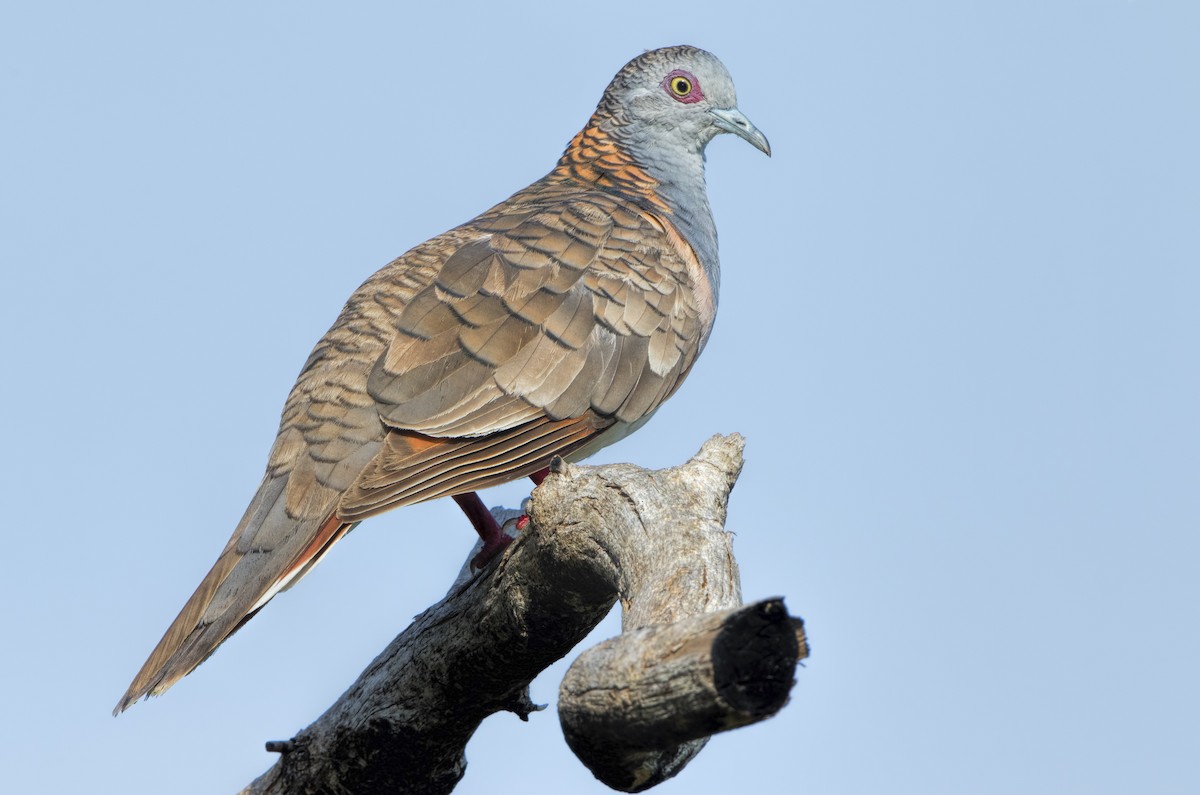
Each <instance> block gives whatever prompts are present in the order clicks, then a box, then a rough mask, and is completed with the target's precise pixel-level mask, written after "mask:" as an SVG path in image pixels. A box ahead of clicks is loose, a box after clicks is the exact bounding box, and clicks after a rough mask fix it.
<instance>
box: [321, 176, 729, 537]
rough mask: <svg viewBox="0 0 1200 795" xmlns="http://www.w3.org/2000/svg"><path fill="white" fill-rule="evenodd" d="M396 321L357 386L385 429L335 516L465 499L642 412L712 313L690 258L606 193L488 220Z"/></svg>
mask: <svg viewBox="0 0 1200 795" xmlns="http://www.w3.org/2000/svg"><path fill="white" fill-rule="evenodd" d="M479 227H480V228H481V230H482V231H484V232H486V233H487V236H486V237H481V238H480V239H478V240H476V241H474V242H472V243H470V244H467V245H465V246H463V247H462V248H460V249H458V251H456V252H455V254H454V255H453V256H451V257H450V258H449V259H447V261H446V263H445V265H444V266H443V267H442V268H441V270H440V272H439V274H438V276H437V278H436V280H434V281H433V283H432V284H430V285H428V286H427V287H425V288H424V289H423V290H421V291H420V292H418V293H417V294H416V295H415V296H414V297H413V299H412V300H411V301H409V302H408V303H407V304H406V305H405V306H404V308H403V310H402V311H401V312H399V314H398V316H397V317H396V321H395V328H396V331H397V333H396V334H395V336H394V337H393V338H392V340H391V343H390V344H389V346H388V348H387V350H386V351H385V352H384V353H383V354H382V355H381V356H380V357H379V359H378V360H377V361H376V362H375V365H374V367H373V369H372V371H371V375H370V378H369V379H368V381H367V389H368V391H369V393H370V395H371V397H373V398H374V399H375V401H376V403H377V405H378V406H379V411H380V416H381V417H382V418H383V421H384V423H385V424H386V425H387V426H388V428H389V432H388V434H387V437H386V439H385V441H384V445H383V448H382V449H381V450H380V451H379V454H378V455H377V456H376V457H375V459H374V460H373V461H372V462H371V463H370V464H369V465H368V466H367V467H366V468H365V469H364V470H363V471H362V473H361V474H360V475H359V477H358V478H357V479H356V480H355V482H354V484H353V485H351V487H350V488H349V489H347V490H346V492H345V494H344V495H343V496H342V498H341V500H340V502H339V504H338V514H339V515H340V516H341V517H342V518H344V519H347V520H358V519H362V518H364V517H366V516H369V515H371V514H374V513H377V512H379V511H381V510H385V509H386V508H389V507H393V506H396V505H406V504H411V503H413V502H418V501H421V500H426V499H431V498H434V497H438V496H442V495H446V494H458V493H463V492H467V491H474V490H476V489H479V488H483V487H485V486H488V485H493V484H495V483H499V482H504V481H507V480H511V479H513V478H515V477H519V476H521V475H523V474H528V473H529V472H532V471H535V470H537V469H540V468H541V467H543V466H545V465H546V463H547V462H548V461H549V459H550V458H551V457H552V456H554V455H564V454H566V453H568V452H570V451H572V450H574V449H576V448H578V447H579V446H581V445H583V444H585V443H587V442H588V441H590V440H591V439H592V438H593V437H595V436H596V435H597V434H600V433H602V432H603V431H605V430H606V429H608V428H609V427H610V426H612V425H627V424H631V423H634V422H637V421H639V420H641V419H642V418H644V417H646V416H647V415H649V414H650V413H652V412H653V411H654V410H655V409H656V408H658V406H659V405H660V404H661V403H662V402H663V401H664V400H665V399H666V398H667V397H668V396H669V395H670V394H671V393H672V392H673V391H674V390H675V389H676V388H677V387H678V386H679V384H680V382H681V381H682V380H683V377H684V376H685V375H686V373H687V371H688V370H689V369H690V367H691V365H692V363H693V362H694V361H695V358H696V355H697V354H698V353H699V350H700V347H701V345H702V341H703V337H704V336H705V335H706V333H707V330H708V326H710V325H711V317H707V318H706V317H705V312H704V311H703V309H702V307H701V302H700V301H698V300H697V296H698V295H702V294H704V292H705V290H706V289H707V283H704V284H703V285H698V284H697V281H698V280H699V279H703V275H702V274H701V273H700V272H699V266H698V264H695V262H694V259H695V258H694V255H692V253H691V250H690V249H689V248H686V246H685V244H683V243H682V241H680V240H678V239H677V238H674V237H673V235H674V233H673V231H671V230H670V227H669V226H668V225H667V224H665V223H664V222H663V221H661V220H660V219H658V218H657V217H655V216H654V215H651V214H649V213H647V212H645V211H642V210H640V209H638V208H636V207H635V206H632V205H630V204H628V203H623V202H621V201H620V200H618V199H616V198H615V197H612V196H610V195H608V194H603V193H598V194H586V195H584V196H580V197H577V198H575V199H574V200H571V201H568V202H564V203H560V204H558V205H556V206H554V207H553V208H552V209H548V210H542V211H538V212H534V213H532V214H529V215H526V216H525V217H523V218H521V219H520V221H519V222H518V223H515V224H514V223H513V218H512V216H507V215H506V216H501V217H499V218H495V219H488V218H486V217H485V218H484V219H481V221H480V222H479Z"/></svg>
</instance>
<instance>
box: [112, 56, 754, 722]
mask: <svg viewBox="0 0 1200 795" xmlns="http://www.w3.org/2000/svg"><path fill="white" fill-rule="evenodd" d="M723 132H730V133H733V134H735V135H737V136H740V137H741V138H744V139H745V140H747V141H749V142H750V143H751V144H753V145H754V146H755V147H757V148H759V149H761V150H762V151H763V152H765V153H767V154H770V147H769V145H768V144H767V139H766V137H765V136H763V134H762V133H760V132H759V131H758V130H757V129H756V128H755V127H754V125H753V124H751V123H750V121H749V120H748V119H747V118H746V117H745V116H744V115H742V113H741V112H740V111H738V109H737V107H736V99H735V95H734V88H733V81H732V80H731V79H730V77H729V73H728V72H727V71H726V69H725V67H724V66H723V65H722V64H721V62H720V61H719V60H717V58H716V57H715V56H713V55H712V54H710V53H708V52H705V51H703V50H699V49H696V48H694V47H668V48H665V49H660V50H653V51H651V52H646V53H644V54H642V55H640V56H638V57H637V58H634V59H633V60H632V61H630V62H629V63H628V64H626V65H625V67H624V68H622V69H621V71H620V72H618V73H617V75H616V77H614V78H613V81H612V83H611V84H610V85H609V86H608V88H607V89H606V90H605V92H604V95H603V97H602V98H601V99H600V104H599V106H598V107H597V108H596V112H595V113H594V114H593V115H592V117H591V119H590V120H589V121H588V123H587V126H586V127H584V129H583V130H582V131H581V132H580V133H579V134H577V135H576V136H575V137H574V139H572V141H571V143H570V144H569V145H568V146H567V149H566V151H565V152H564V154H563V156H562V158H561V159H560V160H559V161H558V165H557V166H555V168H554V170H553V171H551V172H550V173H549V174H547V175H546V176H545V177H543V178H542V179H540V180H538V181H537V182H535V183H533V184H532V185H530V186H529V187H527V188H525V189H524V190H521V191H519V192H518V193H516V194H514V195H513V196H512V197H511V198H509V199H507V200H506V201H504V202H502V203H500V204H498V205H496V206H495V207H493V208H492V209H490V210H488V211H487V212H485V213H483V214H482V215H480V216H479V217H478V218H475V219H474V220H472V221H468V222H467V223H465V224H463V225H462V226H459V227H457V228H455V229H451V230H450V231H448V232H446V233H444V234H441V235H438V236H437V237H435V238H433V239H432V240H429V241H427V242H425V243H422V244H421V245H419V246H417V247H416V248H414V249H412V250H411V251H409V252H408V253H407V254H405V255H404V256H402V257H400V258H399V259H397V260H395V261H393V262H391V263H390V264H388V265H387V266H385V267H384V268H383V269H382V270H380V271H378V272H377V273H376V274H375V275H373V276H372V277H371V278H369V279H368V280H367V281H366V282H365V283H364V284H363V285H362V286H361V287H359V288H358V290H356V291H355V292H354V294H353V295H351V296H350V300H349V301H348V302H347V303H346V306H345V308H344V309H343V310H342V313H341V314H340V315H339V316H338V318H337V320H336V322H334V324H333V327H332V328H331V329H330V330H329V332H328V333H327V334H326V335H325V336H324V337H323V338H322V339H321V341H320V342H318V343H317V346H316V348H315V349H314V350H313V352H312V354H311V355H310V356H309V358H308V361H307V362H306V363H305V365H304V368H303V370H302V371H301V373H300V376H299V378H298V380H297V381H296V385H295V387H293V389H292V392H291V394H290V395H289V396H288V399H287V403H286V404H285V405H284V409H283V418H282V421H281V422H280V426H279V435H278V438H277V439H276V440H275V445H274V447H273V448H272V449H271V453H270V458H269V460H268V463H267V471H266V475H265V476H264V478H263V481H262V485H261V486H259V489H258V492H257V493H256V494H255V496H254V499H253V500H252V501H251V503H250V507H249V508H247V510H246V514H245V516H244V517H243V518H242V520H241V522H240V523H239V524H238V526H237V529H236V530H234V533H233V537H232V538H230V539H229V543H228V544H226V546H225V549H224V551H222V552H221V555H220V557H219V558H218V559H217V562H216V564H215V565H214V566H213V568H212V570H211V571H210V572H209V573H208V574H207V575H206V576H205V578H204V580H203V581H202V582H201V583H200V586H199V587H198V588H197V589H196V592H195V593H194V594H193V595H192V597H191V598H190V599H189V600H188V602H187V604H186V605H184V607H183V610H182V611H181V612H180V613H179V616H178V617H177V618H176V619H175V622H174V623H173V624H172V625H171V627H170V629H168V630H167V633H166V635H165V636H163V639H162V640H161V641H159V644H158V646H157V647H155V649H154V651H153V652H152V653H151V654H150V658H149V659H148V660H147V661H146V663H145V665H144V666H143V667H142V669H141V671H139V672H138V675H137V676H136V677H135V678H134V680H133V683H132V684H131V685H130V686H129V690H128V692H126V693H125V695H124V696H123V697H122V698H121V701H120V703H118V704H117V707H116V710H114V714H116V713H118V712H120V711H122V710H124V709H126V708H127V707H129V706H130V705H131V704H133V703H134V702H135V701H137V700H138V699H139V698H141V697H142V696H145V695H147V694H151V695H157V694H159V693H162V692H163V691H165V690H166V689H167V688H169V687H170V686H171V685H173V684H174V683H175V682H177V681H178V680H179V679H181V678H182V677H183V676H185V675H186V674H188V673H189V672H190V671H191V670H192V669H193V668H195V667H196V666H197V665H199V664H200V663H201V662H203V661H204V659H205V658H207V657H208V656H209V655H210V654H211V653H212V652H213V650H215V649H216V648H217V646H219V645H220V644H221V643H222V642H223V641H225V639H227V638H228V637H229V636H230V635H232V634H233V633H234V632H235V631H236V630H237V629H238V628H239V627H240V626H241V625H242V624H244V623H245V622H246V621H247V620H249V619H250V618H251V617H252V616H253V615H254V614H255V613H257V612H258V610H260V609H261V608H262V607H263V605H265V604H266V603H267V602H268V601H270V599H271V598H272V597H273V596H275V594H277V593H278V592H279V591H281V590H283V589H284V588H287V587H289V586H291V585H293V584H295V583H296V581H298V580H299V579H300V578H301V577H302V576H304V574H305V573H307V572H308V571H309V570H310V569H311V568H312V567H313V566H314V565H316V563H317V562H318V561H319V560H320V559H321V558H322V557H323V556H324V555H325V553H327V552H328V551H329V549H330V547H332V546H333V544H334V543H335V542H336V541H338V539H340V538H342V537H343V536H344V535H345V534H346V533H347V532H348V531H349V530H350V529H351V528H352V527H354V526H355V525H356V524H357V523H358V522H360V521H361V520H363V519H365V518H367V517H368V516H372V515H374V514H377V513H380V512H382V511H385V510H387V509H389V508H394V507H396V506H400V505H410V504H412V503H416V502H421V501H423V500H430V499H433V498H435V497H442V496H446V495H454V496H456V497H457V498H458V499H459V501H460V504H463V505H464V507H466V508H468V514H469V515H473V521H475V522H476V526H477V529H480V533H481V535H484V536H485V542H486V544H487V545H488V546H489V547H490V548H491V549H492V550H493V551H497V550H498V549H499V548H501V546H502V541H501V540H499V539H498V538H497V537H496V532H495V530H496V529H495V528H494V524H493V528H492V529H491V530H488V529H487V528H481V527H480V524H479V523H480V522H481V521H482V522H483V523H484V524H486V523H487V522H488V521H489V520H490V515H488V516H487V517H486V518H482V517H480V516H479V514H481V513H483V514H486V511H481V510H479V508H480V506H481V505H482V504H481V503H479V501H478V498H477V497H475V496H474V494H473V492H474V491H475V490H476V489H481V488H484V487H487V486H492V485H496V484H499V483H503V482H506V481H510V480H514V479H516V478H520V477H524V476H526V475H532V474H534V473H537V472H539V471H540V470H542V469H544V468H545V467H546V466H547V465H548V463H549V462H550V460H551V459H552V458H553V457H554V456H564V457H567V458H569V459H573V460H575V459H579V458H582V457H584V456H586V455H588V454H590V453H592V452H594V451H596V450H598V449H599V448H601V447H603V446H605V445H607V444H610V443H612V442H614V441H616V440H617V439H620V438H622V437H623V436H625V435H627V434H629V433H630V432H632V431H633V430H636V429H637V428H639V427H640V426H641V425H642V424H643V423H645V422H646V421H647V420H648V419H649V418H650V416H651V415H652V414H653V413H654V412H655V410H657V409H658V407H659V406H660V405H661V404H662V403H663V401H664V400H666V399H667V398H668V397H669V396H670V395H671V394H672V393H673V392H674V391H675V390H676V389H677V388H678V387H679V385H680V383H681V382H682V381H683V379H684V377H685V376H686V375H687V373H688V371H689V370H690V369H691V367H692V364H693V363H694V362H695V360H696V357H697V356H698V355H699V354H700V351H701V350H702V349H703V348H704V344H705V342H706V340H707V339H708V335H709V332H710V331H711V329H712V325H713V319H714V317H715V313H716V307H717V288H718V276H719V266H718V262H717V230H716V228H715V226H714V224H713V219H712V213H711V211H710V210H709V205H708V196H707V193H706V189H705V183H704V149H705V146H706V145H707V144H708V142H709V141H711V140H712V139H713V138H714V137H715V136H716V135H718V134H719V133H723ZM472 506H474V510H472Z"/></svg>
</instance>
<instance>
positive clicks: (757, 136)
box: [709, 108, 771, 157]
mask: <svg viewBox="0 0 1200 795" xmlns="http://www.w3.org/2000/svg"><path fill="white" fill-rule="evenodd" d="M709 113H711V114H712V116H713V118H714V119H716V125H717V127H719V128H721V129H722V130H724V131H725V132H731V133H733V134H734V135H736V136H737V137H739V138H744V139H746V140H747V141H749V142H750V143H751V144H752V145H753V146H754V148H755V149H757V150H758V151H760V152H762V153H763V154H765V155H766V156H767V157H770V156H771V144H770V143H769V142H768V141H767V136H765V135H763V134H762V133H761V132H759V131H758V128H757V127H755V126H754V125H753V124H751V123H750V120H749V119H747V118H746V117H745V116H744V115H743V114H742V112H741V111H740V110H738V109H737V108H729V109H728V110H726V109H724V108H713V109H712V110H710V111H709Z"/></svg>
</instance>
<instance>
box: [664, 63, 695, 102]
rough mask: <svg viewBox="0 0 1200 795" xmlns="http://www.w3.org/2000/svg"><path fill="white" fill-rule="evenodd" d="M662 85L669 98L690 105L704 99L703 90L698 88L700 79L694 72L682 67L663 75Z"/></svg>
mask: <svg viewBox="0 0 1200 795" xmlns="http://www.w3.org/2000/svg"><path fill="white" fill-rule="evenodd" d="M662 86H663V89H664V90H665V91H666V92H667V95H668V96H670V97H671V99H674V100H677V101H679V102H684V103H687V104H689V105H690V104H691V103H693V102H699V101H700V100H702V99H704V92H703V91H701V90H700V81H699V80H697V79H696V76H695V75H694V74H692V73H691V72H687V71H684V70H683V69H676V70H675V71H673V72H671V73H670V74H669V75H667V76H666V77H664V78H663V81H662Z"/></svg>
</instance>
